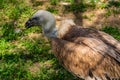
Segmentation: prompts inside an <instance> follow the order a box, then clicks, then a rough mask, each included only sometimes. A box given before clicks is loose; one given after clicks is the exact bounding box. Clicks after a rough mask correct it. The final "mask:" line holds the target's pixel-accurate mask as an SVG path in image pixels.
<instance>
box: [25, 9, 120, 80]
mask: <svg viewBox="0 0 120 80" xmlns="http://www.w3.org/2000/svg"><path fill="white" fill-rule="evenodd" d="M55 23H56V22H55V18H54V16H53V15H52V14H51V13H50V12H48V11H45V10H39V11H38V12H36V13H35V14H34V15H33V16H32V17H31V18H30V19H29V20H28V21H27V22H26V24H25V26H26V28H30V27H32V26H40V27H42V29H43V32H44V34H45V36H47V37H48V38H50V39H51V43H52V50H53V52H54V55H55V56H56V57H57V58H58V60H59V62H60V63H61V64H62V65H63V67H64V68H65V69H67V70H68V71H69V72H71V73H72V74H73V75H75V76H77V77H79V78H83V79H85V80H112V79H114V78H115V79H118V80H119V79H120V42H119V41H117V40H116V39H114V38H113V37H112V36H110V35H108V34H107V33H104V32H102V31H98V30H96V29H91V28H80V27H78V26H76V25H75V24H74V23H73V22H72V21H71V20H64V21H63V22H62V23H61V25H60V26H59V28H57V27H56V24H55Z"/></svg>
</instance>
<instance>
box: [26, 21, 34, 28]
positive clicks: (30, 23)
mask: <svg viewBox="0 0 120 80" xmlns="http://www.w3.org/2000/svg"><path fill="white" fill-rule="evenodd" d="M32 26H34V25H33V22H32V19H29V20H28V21H27V22H26V23H25V27H26V28H30V27H32Z"/></svg>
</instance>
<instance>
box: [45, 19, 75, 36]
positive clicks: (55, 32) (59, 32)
mask: <svg viewBox="0 0 120 80" xmlns="http://www.w3.org/2000/svg"><path fill="white" fill-rule="evenodd" d="M54 24H55V23H54ZM54 24H52V23H51V22H48V23H47V24H45V25H44V27H43V30H44V34H45V35H46V36H47V37H48V38H62V37H64V36H65V35H66V34H67V33H68V32H69V30H70V29H71V28H72V27H73V25H75V24H74V22H73V21H72V20H68V19H67V20H63V21H61V24H60V26H59V27H55V26H54Z"/></svg>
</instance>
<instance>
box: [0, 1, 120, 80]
mask: <svg viewBox="0 0 120 80" xmlns="http://www.w3.org/2000/svg"><path fill="white" fill-rule="evenodd" d="M43 9H44V10H48V11H50V12H51V13H53V15H54V16H55V18H56V23H57V25H59V24H60V21H61V20H63V19H66V18H71V19H73V20H74V21H75V23H76V25H79V26H82V27H85V28H87V27H92V28H96V29H98V30H102V31H104V32H106V33H108V34H110V35H112V36H113V37H114V38H116V39H117V40H119V41H120V1H119V0H0V80H78V79H77V78H76V77H74V76H72V75H71V74H70V73H69V72H68V71H66V70H65V69H64V68H63V67H62V66H61V65H60V64H59V62H58V60H57V59H56V58H55V56H54V55H53V53H52V51H51V47H50V41H49V40H48V39H47V38H46V37H44V36H43V34H42V30H41V29H40V28H38V27H32V28H30V29H25V26H24V25H25V22H26V21H27V20H28V19H29V18H30V17H31V16H32V14H34V13H35V12H36V11H38V10H43ZM81 80H82V79H81Z"/></svg>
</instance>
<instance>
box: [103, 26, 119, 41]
mask: <svg viewBox="0 0 120 80" xmlns="http://www.w3.org/2000/svg"><path fill="white" fill-rule="evenodd" d="M102 30H103V31H104V32H106V33H108V34H110V35H112V36H113V37H114V38H115V39H117V40H120V29H119V28H118V27H111V26H106V27H103V29H102Z"/></svg>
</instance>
